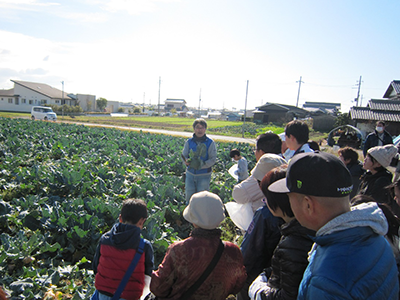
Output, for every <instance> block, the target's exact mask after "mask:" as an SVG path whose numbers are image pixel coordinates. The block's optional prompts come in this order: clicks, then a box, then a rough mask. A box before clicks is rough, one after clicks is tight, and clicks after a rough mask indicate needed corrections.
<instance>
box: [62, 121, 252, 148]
mask: <svg viewBox="0 0 400 300" xmlns="http://www.w3.org/2000/svg"><path fill="white" fill-rule="evenodd" d="M59 122H65V123H74V124H79V125H85V126H91V127H106V128H118V129H121V130H132V131H142V132H149V133H155V134H164V135H172V136H180V137H191V136H193V133H192V132H186V131H173V130H165V129H153V128H139V127H130V126H116V125H107V124H95V123H83V122H82V123H81V122H70V121H59ZM207 136H208V137H210V138H211V139H213V140H214V141H219V142H237V143H247V144H255V142H256V140H255V139H248V138H240V137H234V136H224V135H216V134H208V133H207Z"/></svg>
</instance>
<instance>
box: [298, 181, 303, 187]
mask: <svg viewBox="0 0 400 300" xmlns="http://www.w3.org/2000/svg"><path fill="white" fill-rule="evenodd" d="M302 185H303V182H301V181H300V180H297V188H298V189H301V186H302Z"/></svg>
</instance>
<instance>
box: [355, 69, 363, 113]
mask: <svg viewBox="0 0 400 300" xmlns="http://www.w3.org/2000/svg"><path fill="white" fill-rule="evenodd" d="M361 78H362V76H360V80H359V81H358V91H357V98H356V99H354V100H355V101H356V106H358V101H359V100H360V89H361Z"/></svg>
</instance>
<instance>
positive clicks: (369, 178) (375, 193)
mask: <svg viewBox="0 0 400 300" xmlns="http://www.w3.org/2000/svg"><path fill="white" fill-rule="evenodd" d="M392 177H393V175H392V173H390V172H389V171H388V170H386V169H384V170H382V171H379V172H377V173H376V174H372V173H371V172H370V171H367V172H366V173H365V174H364V175H363V176H362V178H361V183H360V186H359V189H358V194H361V195H368V196H371V197H372V198H374V199H375V201H376V202H377V203H388V201H389V191H388V190H387V189H385V187H386V186H388V185H389V184H391V183H392Z"/></svg>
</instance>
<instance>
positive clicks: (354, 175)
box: [346, 161, 365, 199]
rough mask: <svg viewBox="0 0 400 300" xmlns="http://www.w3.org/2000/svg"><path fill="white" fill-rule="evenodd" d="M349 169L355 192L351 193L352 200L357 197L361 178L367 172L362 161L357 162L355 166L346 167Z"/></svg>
mask: <svg viewBox="0 0 400 300" xmlns="http://www.w3.org/2000/svg"><path fill="white" fill-rule="evenodd" d="M346 167H347V169H348V170H349V172H350V174H351V180H352V181H353V190H352V192H351V193H350V199H351V198H353V197H354V196H355V195H357V192H358V187H359V186H360V183H361V177H362V176H363V175H364V173H365V170H364V169H363V164H362V162H360V161H357V162H356V163H353V164H348V165H346Z"/></svg>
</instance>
